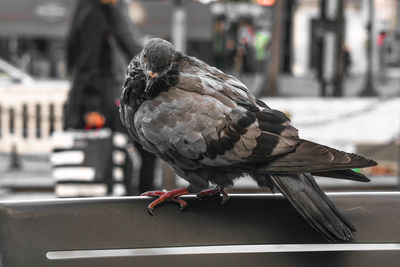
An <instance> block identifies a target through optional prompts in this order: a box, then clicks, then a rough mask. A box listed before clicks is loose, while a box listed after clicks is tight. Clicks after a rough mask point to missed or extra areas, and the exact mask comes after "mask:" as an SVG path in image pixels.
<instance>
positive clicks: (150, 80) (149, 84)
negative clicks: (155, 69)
mask: <svg viewBox="0 0 400 267" xmlns="http://www.w3.org/2000/svg"><path fill="white" fill-rule="evenodd" d="M155 82H156V79H155V78H150V77H148V78H147V82H146V89H144V92H145V93H148V92H150V90H151V88H152V87H153V85H154V83H155Z"/></svg>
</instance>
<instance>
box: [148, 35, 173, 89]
mask: <svg viewBox="0 0 400 267" xmlns="http://www.w3.org/2000/svg"><path fill="white" fill-rule="evenodd" d="M173 54H174V46H173V45H172V44H171V43H170V42H168V41H165V40H163V39H160V38H153V39H150V40H149V41H148V42H147V43H146V45H145V47H144V49H143V51H142V54H141V58H140V65H141V67H142V68H143V70H144V73H145V74H146V89H145V92H146V93H148V92H149V91H150V90H151V89H152V87H153V85H154V84H155V82H156V81H157V80H159V79H161V78H162V77H163V76H164V75H165V74H166V73H167V72H168V71H169V70H170V69H171V66H172V59H173Z"/></svg>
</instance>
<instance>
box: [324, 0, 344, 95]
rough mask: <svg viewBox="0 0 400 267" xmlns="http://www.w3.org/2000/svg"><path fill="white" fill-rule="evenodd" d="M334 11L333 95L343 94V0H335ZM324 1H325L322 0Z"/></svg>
mask: <svg viewBox="0 0 400 267" xmlns="http://www.w3.org/2000/svg"><path fill="white" fill-rule="evenodd" d="M337 1H338V5H337V12H336V23H337V32H336V71H335V78H334V82H333V83H334V90H333V96H336V97H338V96H343V70H344V55H343V41H344V18H343V9H344V0H337ZM324 2H325V1H324Z"/></svg>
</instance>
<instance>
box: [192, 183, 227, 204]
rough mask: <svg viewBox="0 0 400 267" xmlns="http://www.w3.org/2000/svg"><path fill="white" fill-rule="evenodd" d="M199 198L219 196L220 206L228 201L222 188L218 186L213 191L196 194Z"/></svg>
mask: <svg viewBox="0 0 400 267" xmlns="http://www.w3.org/2000/svg"><path fill="white" fill-rule="evenodd" d="M197 196H198V197H199V198H202V197H211V196H221V197H222V201H221V204H225V203H226V202H228V200H229V196H228V194H227V193H226V192H225V190H224V189H223V188H220V187H219V186H217V187H215V188H214V189H209V190H204V191H201V192H200V193H198V194H197Z"/></svg>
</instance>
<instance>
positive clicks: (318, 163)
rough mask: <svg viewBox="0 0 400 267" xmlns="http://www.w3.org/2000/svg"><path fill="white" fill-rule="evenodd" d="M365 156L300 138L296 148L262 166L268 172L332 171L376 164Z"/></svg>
mask: <svg viewBox="0 0 400 267" xmlns="http://www.w3.org/2000/svg"><path fill="white" fill-rule="evenodd" d="M375 165H376V162H375V161H373V160H371V159H367V158H365V157H363V156H360V155H357V154H353V153H346V152H343V151H339V150H336V149H333V148H330V147H327V146H324V145H320V144H316V143H313V142H310V141H306V140H300V143H299V145H298V146H297V147H296V149H295V150H294V151H293V152H291V153H288V154H286V155H284V156H282V157H280V158H277V159H276V160H274V161H272V162H270V163H269V164H267V165H265V166H263V167H262V168H261V170H262V171H265V172H267V173H301V172H312V173H315V172H330V171H335V170H346V169H351V168H364V167H370V166H375Z"/></svg>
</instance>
